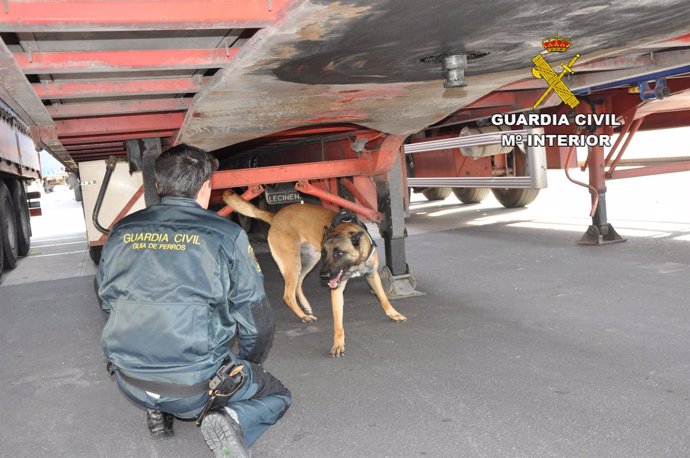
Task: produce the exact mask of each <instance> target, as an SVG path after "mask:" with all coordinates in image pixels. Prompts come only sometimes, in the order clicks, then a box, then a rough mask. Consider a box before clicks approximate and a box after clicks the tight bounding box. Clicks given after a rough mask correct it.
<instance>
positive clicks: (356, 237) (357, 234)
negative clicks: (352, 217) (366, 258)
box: [350, 231, 364, 248]
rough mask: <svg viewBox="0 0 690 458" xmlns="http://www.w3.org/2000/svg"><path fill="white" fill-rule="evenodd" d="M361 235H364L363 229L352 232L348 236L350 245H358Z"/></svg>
mask: <svg viewBox="0 0 690 458" xmlns="http://www.w3.org/2000/svg"><path fill="white" fill-rule="evenodd" d="M363 235H364V231H360V232H355V233H354V234H352V235H351V236H350V240H351V241H352V246H354V247H355V248H357V247H359V242H360V239H361V238H362V236H363Z"/></svg>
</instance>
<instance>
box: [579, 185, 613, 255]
mask: <svg viewBox="0 0 690 458" xmlns="http://www.w3.org/2000/svg"><path fill="white" fill-rule="evenodd" d="M620 242H625V239H624V238H623V237H621V236H620V235H619V234H618V232H616V230H615V229H614V228H613V226H612V225H611V224H610V223H609V222H608V220H607V217H606V190H605V189H602V190H599V201H598V202H597V208H596V211H595V212H594V216H593V217H592V225H591V226H589V227H588V228H587V231H586V232H585V233H584V235H583V236H582V238H581V239H580V240H578V242H577V244H578V245H608V244H611V243H620Z"/></svg>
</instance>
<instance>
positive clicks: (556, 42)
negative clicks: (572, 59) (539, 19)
mask: <svg viewBox="0 0 690 458" xmlns="http://www.w3.org/2000/svg"><path fill="white" fill-rule="evenodd" d="M541 44H542V46H544V49H545V50H546V51H547V52H566V51H567V50H568V48H570V38H568V37H561V36H558V34H556V35H554V36H552V37H549V38H546V39H544V40H542V41H541Z"/></svg>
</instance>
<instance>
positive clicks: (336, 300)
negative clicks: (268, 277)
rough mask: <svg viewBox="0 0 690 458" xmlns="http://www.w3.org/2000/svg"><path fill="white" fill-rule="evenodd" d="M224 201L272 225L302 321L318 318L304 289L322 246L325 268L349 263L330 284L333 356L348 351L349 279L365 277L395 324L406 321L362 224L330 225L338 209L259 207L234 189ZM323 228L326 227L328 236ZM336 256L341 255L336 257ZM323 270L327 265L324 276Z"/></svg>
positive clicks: (291, 302) (272, 239) (276, 252)
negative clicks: (387, 287)
mask: <svg viewBox="0 0 690 458" xmlns="http://www.w3.org/2000/svg"><path fill="white" fill-rule="evenodd" d="M223 200H224V201H225V203H226V204H228V205H230V206H231V207H232V208H233V209H234V210H235V211H236V212H238V213H241V214H243V215H246V216H249V217H252V218H257V219H260V220H262V221H265V222H267V223H268V224H270V225H271V227H270V229H269V230H268V245H269V248H270V249H271V254H272V255H273V259H274V260H275V261H276V264H278V268H279V269H280V273H281V274H282V275H283V280H285V290H284V293H283V300H284V301H285V303H286V304H287V305H288V307H290V309H291V310H292V311H293V312H294V313H295V314H296V315H297V316H298V317H299V318H300V319H301V320H302V321H303V322H305V323H309V322H312V321H315V320H316V317H315V316H314V314H313V312H312V308H311V305H310V304H309V301H307V298H306V297H305V296H304V292H303V291H302V282H303V281H304V277H306V275H307V274H308V273H309V272H310V271H311V270H312V269H313V268H314V266H316V264H317V263H318V262H319V259H320V257H321V256H320V253H321V252H322V250H323V251H324V269H327V268H328V267H329V266H330V267H333V266H337V265H338V264H340V265H344V264H343V262H345V261H346V262H347V264H348V265H349V267H347V268H346V269H345V270H343V271H342V273H341V274H340V276H339V277H338V278H339V279H340V278H341V280H340V282H339V283H337V281H336V283H337V286H336V287H335V288H331V304H332V307H333V331H334V332H333V347H332V348H331V352H330V354H331V356H334V357H339V356H341V355H343V353H344V352H345V330H344V329H343V304H344V298H343V292H344V290H345V286H346V285H347V281H348V280H349V278H352V277H356V276H364V277H365V278H366V280H367V282H368V283H369V286H370V287H371V288H372V290H373V291H374V293H375V294H376V297H377V298H378V300H379V302H380V303H381V308H383V311H384V312H385V313H386V315H388V317H389V318H390V319H391V320H393V321H396V322H402V321H405V320H406V318H405V317H404V316H403V315H401V314H400V313H398V312H397V311H396V310H395V309H394V308H393V306H392V305H391V303H390V302H389V301H388V298H387V297H386V293H385V292H384V290H383V286H382V285H381V278H380V277H379V274H378V266H379V258H378V253H377V252H376V251H374V253H373V255H372V256H371V257H369V253H370V249H371V248H372V246H371V239H370V238H369V236H368V235H366V234H365V231H364V229H363V228H362V227H360V226H359V225H357V224H354V223H342V224H339V225H338V226H337V227H335V228H331V227H330V225H331V222H332V221H333V218H334V217H335V215H336V213H335V212H334V211H332V210H329V209H327V208H323V207H317V206H315V205H300V204H294V205H288V206H286V207H283V208H282V209H280V211H278V212H277V213H271V212H268V211H265V210H260V209H259V208H257V207H255V206H254V205H252V204H251V203H249V202H247V201H245V200H244V199H242V198H241V197H240V196H238V195H237V194H235V193H234V192H233V191H231V190H227V191H225V193H224V194H223ZM324 229H326V233H325V234H324ZM322 241H323V246H322ZM336 256H337V257H338V259H335V258H336ZM368 258H369V259H368ZM350 263H351V264H350ZM324 269H322V276H323V275H324V272H325V271H324ZM329 274H332V272H329ZM332 281H334V280H332ZM298 298H299V304H298V302H297V299H298ZM300 305H301V308H300Z"/></svg>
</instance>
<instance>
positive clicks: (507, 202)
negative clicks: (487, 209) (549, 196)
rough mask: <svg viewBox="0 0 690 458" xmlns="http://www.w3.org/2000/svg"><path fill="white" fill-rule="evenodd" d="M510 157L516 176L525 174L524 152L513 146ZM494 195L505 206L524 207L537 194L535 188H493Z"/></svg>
mask: <svg viewBox="0 0 690 458" xmlns="http://www.w3.org/2000/svg"><path fill="white" fill-rule="evenodd" d="M512 158H513V161H515V162H514V166H515V174H516V175H517V176H525V175H526V173H527V158H526V157H525V153H524V152H522V151H520V150H519V149H517V148H515V150H514V151H513V152H512ZM491 191H492V192H493V193H494V197H495V198H496V200H497V201H499V202H500V203H501V205H503V206H504V207H506V208H517V207H524V206H525V205H529V204H531V203H532V202H534V199H536V198H537V196H538V195H539V189H536V188H527V189H525V188H494V189H492V190H491Z"/></svg>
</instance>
